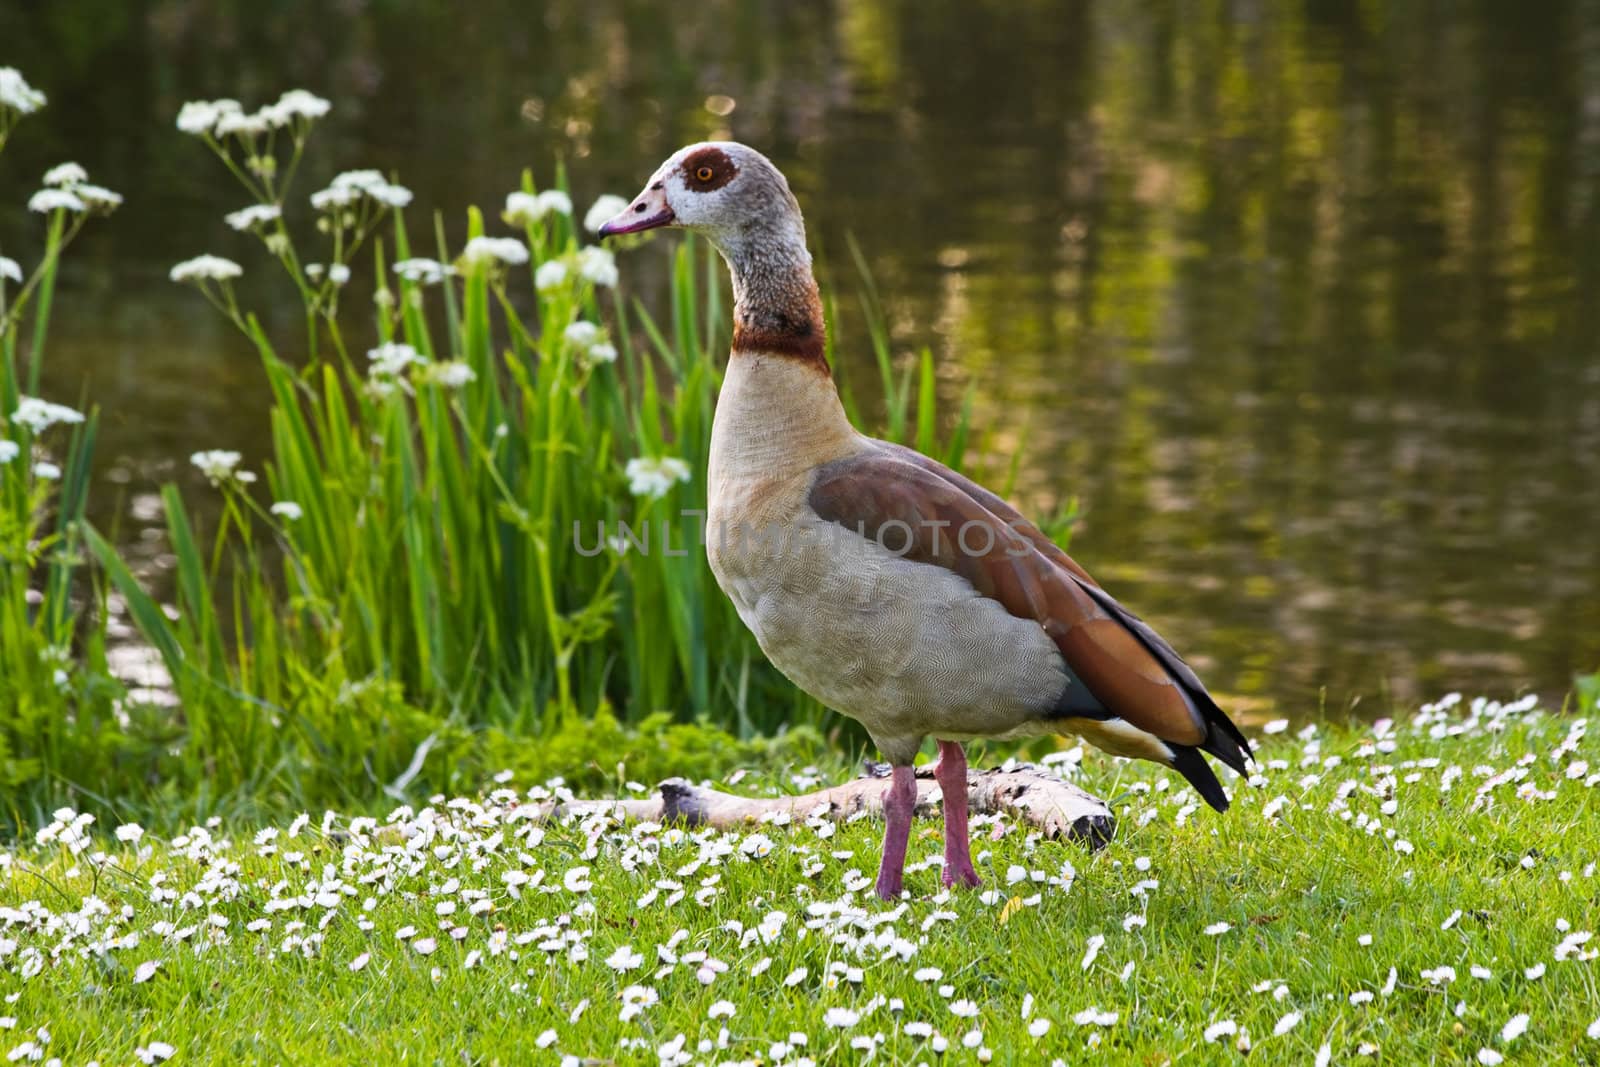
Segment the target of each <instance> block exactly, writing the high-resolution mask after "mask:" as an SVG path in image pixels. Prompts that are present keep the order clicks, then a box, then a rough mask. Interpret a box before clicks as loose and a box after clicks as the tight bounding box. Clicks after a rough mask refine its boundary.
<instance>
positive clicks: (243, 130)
mask: <svg viewBox="0 0 1600 1067" xmlns="http://www.w3.org/2000/svg"><path fill="white" fill-rule="evenodd" d="M267 119H268V116H267V115H265V114H263V113H262V112H260V111H253V112H249V113H248V114H247V113H246V112H244V111H229V112H227V113H226V114H224V115H219V116H218V117H217V124H216V125H215V126H214V127H212V130H211V132H212V133H214V134H216V135H217V136H218V137H226V136H228V135H229V134H236V135H238V136H240V137H259V136H260V135H262V134H264V133H266V132H267V131H268V130H270V129H271V128H272V124H271V123H270V122H268V121H267Z"/></svg>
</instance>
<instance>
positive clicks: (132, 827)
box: [117, 822, 144, 845]
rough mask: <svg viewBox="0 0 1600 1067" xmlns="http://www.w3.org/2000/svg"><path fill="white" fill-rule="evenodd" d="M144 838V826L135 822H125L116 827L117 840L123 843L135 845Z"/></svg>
mask: <svg viewBox="0 0 1600 1067" xmlns="http://www.w3.org/2000/svg"><path fill="white" fill-rule="evenodd" d="M143 838H144V827H142V826H140V825H139V824H138V823H136V822H125V823H123V824H122V825H121V826H119V827H117V840H118V841H121V842H123V843H124V844H129V845H137V844H138V843H139V842H140V841H141V840H142V839H143Z"/></svg>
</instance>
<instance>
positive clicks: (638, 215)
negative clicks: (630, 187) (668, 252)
mask: <svg viewBox="0 0 1600 1067" xmlns="http://www.w3.org/2000/svg"><path fill="white" fill-rule="evenodd" d="M674 221H675V216H674V215H673V214H672V208H670V207H668V206H667V194H666V191H665V190H663V189H646V190H645V191H644V192H642V193H640V194H639V195H638V197H637V198H635V199H634V201H633V203H631V204H629V205H628V206H627V207H626V208H624V209H623V210H622V211H621V212H619V213H618V214H617V216H616V218H614V219H612V220H611V221H609V222H607V223H606V224H605V225H604V226H602V227H600V231H599V232H600V236H601V237H615V236H616V235H617V234H622V233H642V232H644V231H645V230H653V229H656V228H657V227H658V226H670V225H672V223H673V222H674Z"/></svg>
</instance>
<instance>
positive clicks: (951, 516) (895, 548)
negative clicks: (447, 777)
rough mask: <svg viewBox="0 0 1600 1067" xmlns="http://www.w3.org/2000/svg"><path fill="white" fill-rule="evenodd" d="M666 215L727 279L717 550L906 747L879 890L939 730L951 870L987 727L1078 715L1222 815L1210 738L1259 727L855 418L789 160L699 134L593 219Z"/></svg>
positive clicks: (1003, 730)
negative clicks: (729, 326) (784, 166)
mask: <svg viewBox="0 0 1600 1067" xmlns="http://www.w3.org/2000/svg"><path fill="white" fill-rule="evenodd" d="M660 226H681V227H684V228H686V229H688V230H691V231H693V232H695V233H699V234H701V235H703V236H704V237H705V238H706V239H707V240H709V241H710V242H711V243H712V245H714V246H715V247H716V249H717V251H718V252H720V253H721V254H722V258H723V259H724V260H725V261H726V262H727V264H728V269H729V271H730V272H731V273H732V275H733V298H734V312H733V352H732V355H731V356H730V358H729V361H728V370H727V375H726V377H725V378H724V379H723V384H722V392H721V396H720V397H719V398H718V401H717V411H716V419H715V422H714V424H713V428H712V433H711V469H710V472H709V477H708V482H707V492H708V494H709V504H708V515H707V525H706V529H707V537H706V542H707V544H706V554H707V556H708V558H709V561H710V564H711V569H712V571H713V573H715V575H716V577H717V582H718V584H719V585H721V587H722V590H723V592H724V593H726V594H727V595H728V597H729V598H730V599H732V601H733V603H734V606H735V607H736V608H737V609H738V612H739V616H740V618H742V619H743V620H744V622H745V625H747V626H749V627H750V630H751V632H753V633H754V634H755V637H756V640H757V641H758V642H759V643H760V645H761V649H762V651H763V652H765V653H766V655H767V657H768V658H769V659H771V660H772V662H773V664H774V665H775V666H776V667H777V668H778V669H779V670H780V671H782V672H783V673H784V674H785V675H786V676H788V678H789V679H790V680H791V681H793V682H794V683H795V684H796V685H798V686H800V688H802V689H804V690H805V691H806V692H808V693H810V694H811V695H812V696H814V697H816V698H817V699H818V700H820V701H822V702H823V703H825V704H827V705H828V706H829V707H831V708H835V709H837V710H839V711H841V712H844V713H845V714H846V715H849V716H851V717H852V718H854V719H856V720H857V721H859V722H860V723H861V724H862V725H863V726H865V727H866V729H867V732H868V733H869V734H871V736H872V740H873V741H874V742H875V743H876V744H877V746H878V748H879V749H880V750H881V751H882V753H883V756H884V758H885V759H886V760H887V761H888V762H889V763H890V764H891V765H892V767H893V771H892V775H891V778H890V781H889V785H888V787H887V792H886V793H885V795H884V800H883V808H884V816H885V820H886V822H887V824H888V828H887V830H886V832H885V836H884V844H883V861H882V865H881V867H880V868H879V871H878V881H877V891H878V894H879V895H880V896H882V897H883V898H885V899H894V898H897V897H898V896H899V895H900V891H901V881H902V876H903V871H904V866H905V856H906V845H907V842H908V839H909V836H910V830H911V815H912V809H913V807H914V806H915V803H916V795H917V789H916V782H915V778H914V775H913V771H912V760H913V759H914V758H915V757H916V754H917V750H918V749H919V748H920V747H921V745H922V742H923V739H924V738H925V737H927V736H928V735H930V734H931V735H932V736H934V737H935V738H937V739H938V742H939V763H938V767H937V769H936V771H935V775H934V777H935V778H936V780H937V781H938V783H939V785H940V789H941V792H942V794H943V798H944V819H945V838H944V874H943V877H944V882H945V884H946V885H957V884H964V885H969V886H975V885H977V884H979V878H978V874H977V872H976V871H975V870H974V869H973V866H972V857H971V853H970V850H969V847H968V842H967V762H966V755H965V753H964V752H963V751H962V747H961V743H962V742H963V741H966V740H971V739H973V738H981V737H992V738H1020V737H1032V736H1036V735H1041V734H1058V733H1072V734H1078V735H1079V736H1081V737H1083V738H1084V739H1086V740H1088V741H1089V742H1091V743H1092V744H1094V745H1096V746H1098V747H1100V748H1102V749H1105V750H1106V751H1108V752H1112V753H1115V754H1116V755H1119V756H1136V757H1141V758H1143V759H1149V760H1155V761H1157V762H1159V763H1163V764H1166V765H1167V766H1169V767H1172V768H1173V769H1174V770H1176V771H1177V772H1178V773H1180V774H1182V775H1183V776H1184V777H1185V778H1187V779H1188V780H1189V782H1190V784H1191V785H1193V786H1194V787H1195V789H1196V790H1198V791H1199V793H1200V795H1201V796H1202V797H1203V798H1205V800H1206V802H1207V803H1208V804H1210V805H1211V806H1212V807H1213V808H1216V809H1217V810H1218V811H1222V810H1225V809H1226V808H1227V806H1228V797H1227V794H1226V793H1224V792H1223V789H1222V786H1221V784H1220V783H1219V782H1218V781H1217V777H1216V775H1215V774H1214V773H1213V772H1212V770H1211V767H1210V765H1209V764H1207V762H1206V761H1205V759H1204V758H1203V757H1202V756H1201V753H1202V752H1209V753H1211V754H1212V755H1213V756H1215V757H1217V758H1218V759H1220V760H1221V761H1222V762H1223V763H1225V764H1227V765H1228V766H1229V767H1232V768H1233V769H1234V770H1236V771H1238V772H1240V773H1241V774H1242V773H1244V772H1245V761H1246V760H1247V759H1248V758H1249V757H1248V753H1249V745H1248V743H1247V742H1246V741H1245V738H1244V735H1243V734H1241V733H1240V732H1239V729H1238V727H1236V726H1235V725H1234V724H1233V723H1232V722H1231V721H1230V720H1229V719H1228V716H1227V715H1226V714H1224V713H1223V711H1222V709H1221V708H1219V707H1217V704H1216V702H1215V701H1214V700H1212V699H1211V697H1210V695H1209V694H1207V692H1206V690H1205V687H1204V686H1203V685H1201V684H1200V679H1198V678H1197V677H1195V674H1194V672H1193V671H1192V670H1190V669H1189V667H1188V666H1187V665H1186V664H1185V663H1184V662H1183V660H1181V659H1179V658H1178V655H1177V653H1175V652H1174V651H1173V650H1172V648H1171V646H1170V645H1168V644H1167V643H1166V642H1165V641H1164V640H1162V639H1161V637H1160V636H1158V635H1157V634H1156V632H1155V631H1154V630H1152V629H1151V628H1150V627H1149V626H1147V625H1145V624H1144V623H1143V622H1141V621H1140V620H1139V619H1138V618H1137V617H1136V616H1135V615H1133V614H1132V613H1131V612H1129V611H1128V610H1127V609H1126V608H1124V607H1123V606H1122V605H1121V604H1119V603H1118V602H1117V601H1116V600H1115V599H1113V598H1112V596H1111V595H1110V594H1109V593H1107V592H1106V591H1105V590H1103V589H1101V588H1100V586H1099V584H1098V583H1096V582H1095V580H1094V579H1093V578H1091V577H1089V575H1088V573H1087V572H1086V571H1084V569H1083V568H1082V567H1080V566H1078V564H1077V563H1075V562H1073V560H1072V559H1071V558H1070V557H1069V556H1068V555H1067V554H1066V553H1065V552H1063V551H1062V550H1061V549H1060V548H1059V547H1057V546H1056V545H1055V544H1053V543H1051V541H1050V540H1049V539H1048V538H1046V537H1045V536H1044V534H1042V533H1041V532H1040V531H1039V529H1038V527H1036V526H1034V525H1033V524H1032V523H1030V522H1028V521H1027V520H1026V519H1024V518H1023V517H1022V516H1021V515H1020V514H1018V512H1017V511H1016V510H1015V509H1014V508H1012V507H1011V506H1010V505H1009V504H1007V503H1006V502H1005V501H1003V500H1001V499H1000V498H999V497H997V496H995V495H994V494H993V493H991V492H989V491H988V490H986V489H984V488H983V487H982V486H979V485H977V484H975V483H974V482H972V481H970V480H968V479H967V478H964V477H962V476H961V475H959V474H957V473H955V472H954V471H951V470H948V469H947V468H945V467H943V466H941V465H940V464H938V463H936V462H934V461H933V460H931V459H929V458H928V457H926V456H923V455H921V454H919V453H917V452H915V451H913V450H911V449H909V448H905V447H902V446H900V445H894V444H889V443H888V442H885V441H878V440H875V439H873V438H871V437H866V436H864V435H862V434H860V433H858V432H857V431H856V429H855V427H853V426H852V425H850V420H849V419H848V418H847V417H846V415H845V411H844V408H843V406H842V405H841V404H840V403H839V394H838V392H837V391H836V389H835V388H834V383H833V378H832V375H831V374H830V373H829V368H828V363H827V360H826V358H825V356H824V354H823V321H822V304H821V301H820V299H819V298H818V295H817V283H816V280H815V279H814V278H813V277H812V273H811V254H810V252H808V251H807V250H806V235H805V224H804V222H803V220H802V219H801V215H800V206H799V204H798V203H797V202H796V201H795V198H794V194H793V193H791V192H790V191H789V184H788V182H787V181H786V180H785V179H784V177H783V175H782V174H781V173H779V171H778V169H777V168H776V167H774V166H773V165H772V163H771V162H770V161H769V160H768V159H767V158H766V157H765V156H763V155H762V154H761V153H759V152H757V151H755V150H754V149H752V148H749V147H747V146H745V145H742V144H735V143H732V142H726V141H721V142H708V143H702V144H694V145H690V146H688V147H687V148H683V149H680V150H679V151H678V152H676V153H674V154H673V155H672V157H671V158H669V159H668V160H667V161H666V162H665V163H663V164H662V165H661V167H660V169H659V170H657V171H656V172H655V174H654V175H652V176H651V178H650V181H649V182H648V183H647V184H646V186H645V189H644V191H643V192H642V193H640V194H639V196H638V197H637V198H636V199H635V200H634V201H633V202H632V203H631V204H629V205H628V207H627V208H626V209H625V210H624V211H622V212H621V213H620V214H618V215H617V216H616V217H615V218H613V219H611V220H610V221H609V222H607V223H606V224H605V225H604V226H602V227H601V229H600V235H601V236H602V237H605V236H610V235H613V234H625V233H638V232H640V231H643V230H650V229H655V228H657V227H660Z"/></svg>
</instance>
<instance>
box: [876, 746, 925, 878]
mask: <svg viewBox="0 0 1600 1067" xmlns="http://www.w3.org/2000/svg"><path fill="white" fill-rule="evenodd" d="M916 806H917V776H916V772H915V771H914V770H912V769H911V767H909V766H905V767H896V768H895V769H894V771H893V776H892V777H891V778H890V779H889V788H888V790H887V791H886V792H885V793H884V794H883V818H884V822H886V823H887V824H888V828H887V829H886V830H884V832H883V863H882V865H881V866H879V868H878V896H880V897H882V898H883V899H884V900H895V899H898V898H899V896H900V884H901V880H902V878H903V877H904V875H905V868H906V845H907V843H908V842H910V840H911V813H912V811H914V810H915V809H916Z"/></svg>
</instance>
